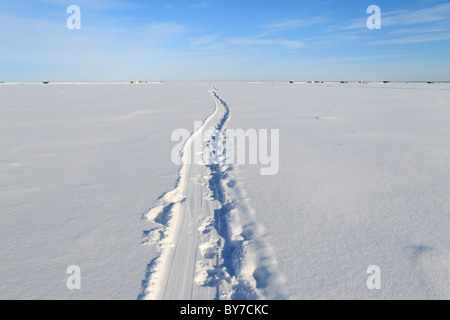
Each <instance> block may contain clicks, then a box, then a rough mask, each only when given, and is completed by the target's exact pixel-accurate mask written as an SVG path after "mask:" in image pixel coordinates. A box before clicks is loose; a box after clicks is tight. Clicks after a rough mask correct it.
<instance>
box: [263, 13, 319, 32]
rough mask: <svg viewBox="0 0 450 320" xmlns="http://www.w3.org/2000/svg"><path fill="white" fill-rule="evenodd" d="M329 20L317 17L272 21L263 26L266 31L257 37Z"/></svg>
mask: <svg viewBox="0 0 450 320" xmlns="http://www.w3.org/2000/svg"><path fill="white" fill-rule="evenodd" d="M325 21H327V19H326V18H324V17H315V18H310V19H288V20H282V21H277V22H271V23H268V24H265V25H263V26H262V28H263V29H265V31H264V32H263V33H261V34H259V35H258V36H257V37H265V36H269V35H272V34H275V33H279V32H282V31H286V30H292V29H299V28H303V27H306V26H310V25H312V24H316V23H323V22H325Z"/></svg>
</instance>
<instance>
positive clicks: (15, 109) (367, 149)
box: [0, 82, 450, 299]
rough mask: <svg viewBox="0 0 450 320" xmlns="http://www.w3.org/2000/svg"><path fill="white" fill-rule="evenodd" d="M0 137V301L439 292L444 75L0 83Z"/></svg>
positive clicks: (447, 143) (445, 153) (446, 224)
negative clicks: (252, 136) (229, 150)
mask: <svg viewBox="0 0 450 320" xmlns="http://www.w3.org/2000/svg"><path fill="white" fill-rule="evenodd" d="M195 121H201V125H202V127H201V129H211V128H214V129H216V130H218V131H219V132H224V131H225V130H226V129H227V128H233V129H244V130H248V129H268V130H270V129H279V171H278V172H277V174H275V175H261V168H262V167H264V165H262V164H256V165H254V164H243V165H238V164H212V165H208V164H196V163H193V164H191V163H188V162H186V161H184V160H186V158H187V156H188V155H189V154H188V152H187V151H188V150H189V149H190V148H192V147H193V146H194V147H195V138H196V136H198V135H199V132H198V131H195V130H196V128H195V123H194V122H195ZM180 128H181V129H187V130H188V131H189V132H190V133H192V135H190V136H189V137H187V138H188V139H187V140H186V143H185V144H183V145H182V146H181V147H182V149H180V156H181V157H183V164H181V165H177V164H174V163H173V161H172V160H171V156H172V153H173V150H174V147H176V145H177V143H178V142H177V141H171V135H172V133H173V132H174V131H175V130H177V129H180ZM211 139H212V136H210V137H208V136H206V137H202V140H203V142H205V143H207V142H211V141H212V140H211ZM0 146H1V148H0V150H1V151H0V204H1V207H0V208H1V209H0V210H1V220H0V231H1V233H0V235H1V236H0V237H1V238H0V248H1V258H0V298H1V299H450V279H449V276H450V201H449V199H450V84H448V83H434V84H427V83H390V84H382V83H365V84H360V83H321V84H311V83H295V84H289V83H272V82H266V83H231V82H217V83H146V84H130V83H91V84H81V83H77V84H69V83H59V84H56V83H55V84H53V83H51V84H48V85H44V84H37V83H35V84H33V83H28V84H24V83H22V84H19V83H14V84H12V83H5V84H0ZM272 151H273V150H272ZM71 265H76V266H79V268H80V270H81V277H80V279H81V289H80V290H69V289H68V287H67V285H66V281H67V279H68V277H69V276H70V274H68V273H66V270H67V268H68V267H69V266H71ZM374 265H375V266H378V267H379V269H380V270H381V275H380V278H379V280H380V285H381V287H380V289H375V290H370V289H369V288H368V286H367V280H368V278H369V277H370V276H371V274H368V273H367V269H368V267H369V266H374Z"/></svg>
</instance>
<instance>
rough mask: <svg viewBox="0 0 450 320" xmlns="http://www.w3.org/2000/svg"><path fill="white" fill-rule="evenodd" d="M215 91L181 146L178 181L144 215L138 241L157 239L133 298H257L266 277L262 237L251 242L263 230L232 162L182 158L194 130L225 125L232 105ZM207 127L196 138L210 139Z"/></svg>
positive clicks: (205, 141) (268, 274)
mask: <svg viewBox="0 0 450 320" xmlns="http://www.w3.org/2000/svg"><path fill="white" fill-rule="evenodd" d="M216 91H217V89H216V88H214V87H212V89H211V91H210V93H211V96H212V98H213V100H214V102H215V105H216V109H215V111H214V113H213V114H212V115H211V116H210V117H209V118H207V119H206V120H205V121H204V123H203V126H202V131H200V130H197V131H196V132H194V133H193V134H192V135H191V136H190V138H189V139H188V140H187V141H186V143H185V145H184V147H183V161H182V166H181V169H180V172H179V179H178V182H177V185H176V186H175V188H174V189H173V190H172V191H170V192H168V193H166V194H164V195H163V196H162V197H161V198H160V199H159V200H158V203H157V204H156V205H155V206H154V207H153V208H152V209H151V210H150V211H149V212H148V213H147V214H146V218H147V219H149V220H150V221H153V222H154V223H156V225H157V226H156V227H155V228H154V229H152V230H149V231H146V232H144V241H143V244H157V245H158V246H159V249H160V255H159V256H158V257H157V258H155V259H154V260H153V261H151V262H150V263H149V265H148V267H147V273H146V278H145V280H144V281H143V288H142V292H141V294H140V295H139V299H148V300H211V299H239V300H244V299H259V298H262V294H261V290H263V289H264V288H265V287H266V286H267V283H268V279H269V278H270V277H271V272H270V271H269V270H270V268H269V267H268V266H266V265H265V263H267V262H268V261H269V260H270V259H268V258H267V257H265V256H264V255H262V256H260V257H258V250H259V251H261V249H264V246H263V245H262V242H260V241H258V240H257V239H255V240H254V241H253V242H252V243H251V242H250V241H251V240H252V238H255V237H256V236H258V235H260V234H261V233H262V229H261V228H260V227H259V226H258V225H257V224H256V223H254V222H253V221H252V209H251V208H250V206H249V205H248V203H247V200H246V199H245V194H244V193H243V191H242V189H241V188H240V187H239V184H238V183H237V181H236V180H234V179H232V175H233V170H234V169H233V166H231V165H224V164H190V163H191V162H189V161H186V160H187V159H188V158H187V157H190V156H191V152H190V151H191V150H193V149H192V148H193V143H194V141H195V138H196V137H198V135H199V134H201V133H202V132H203V133H205V132H207V131H208V130H209V129H212V130H218V131H222V132H223V131H224V130H225V125H226V123H227V121H228V119H229V117H230V112H231V111H230V108H229V106H228V105H227V104H226V102H225V101H223V100H222V99H221V98H220V97H219V95H218V94H217V92H216ZM210 132H211V134H210V135H209V136H204V138H203V145H212V143H211V142H213V139H214V138H213V134H212V132H213V131H210ZM225 152H226V150H225ZM264 261H265V262H264Z"/></svg>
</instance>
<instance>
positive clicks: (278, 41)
mask: <svg viewBox="0 0 450 320" xmlns="http://www.w3.org/2000/svg"><path fill="white" fill-rule="evenodd" d="M229 43H230V44H234V45H242V46H275V47H277V48H290V49H298V48H302V47H304V46H305V44H304V43H303V42H300V41H295V40H287V39H283V38H275V39H274V38H272V39H269V38H266V39H263V38H233V39H230V40H229Z"/></svg>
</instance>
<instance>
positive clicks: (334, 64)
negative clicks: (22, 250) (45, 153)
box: [0, 0, 450, 81]
mask: <svg viewBox="0 0 450 320" xmlns="http://www.w3.org/2000/svg"><path fill="white" fill-rule="evenodd" d="M73 4H74V5H78V6H79V7H80V9H81V29H79V30H69V29H68V28H67V26H66V20H67V18H69V16H70V14H67V12H66V10H67V7H68V6H69V5H73ZM370 5H377V6H379V7H380V8H381V24H382V27H381V29H380V30H369V29H368V28H367V26H366V21H367V19H368V18H369V17H370V14H368V13H367V12H366V10H367V8H368V7H369V6H370ZM449 52H450V2H449V1H441V0H417V1H411V0H408V1H392V0H390V1H385V0H370V1H365V0H346V1H342V0H341V1H338V0H288V1H273V0H258V1H255V0H245V1H237V0H173V1H163V0H151V1H144V0H127V1H125V0H67V1H66V0H20V1H15V0H0V81H41V80H50V81H131V80H147V81H158V80H163V81H190V80H193V81H201V80H205V81H209V80H216V81H220V80H223V81H227V80H233V81H287V80H324V81H332V80H336V81H337V80H349V81H351V80H391V81H403V80H405V81H414V80H417V81H423V80H433V81H449V80H450V54H449Z"/></svg>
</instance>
